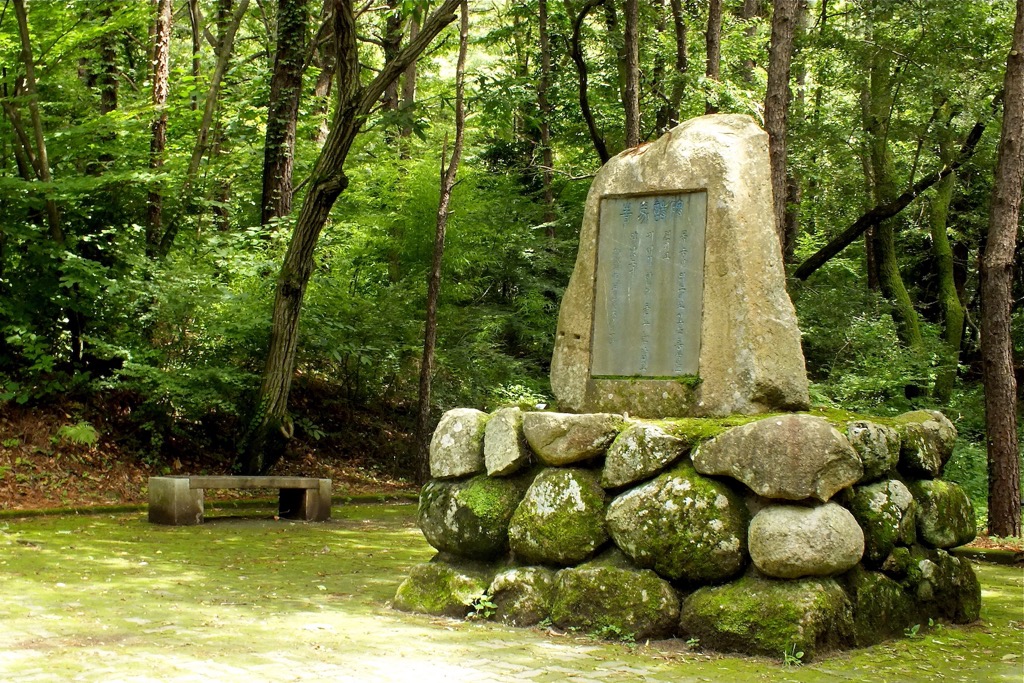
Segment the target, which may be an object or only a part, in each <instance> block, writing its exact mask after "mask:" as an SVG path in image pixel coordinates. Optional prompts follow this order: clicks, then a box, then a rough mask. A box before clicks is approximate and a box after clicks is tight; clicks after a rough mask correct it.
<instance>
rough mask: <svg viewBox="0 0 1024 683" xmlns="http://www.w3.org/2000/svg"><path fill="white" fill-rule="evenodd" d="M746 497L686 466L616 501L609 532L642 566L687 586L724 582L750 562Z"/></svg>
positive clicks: (686, 463) (684, 463)
mask: <svg viewBox="0 0 1024 683" xmlns="http://www.w3.org/2000/svg"><path fill="white" fill-rule="evenodd" d="M748 520H749V516H748V513H747V508H746V505H745V504H744V502H743V499H742V497H741V496H740V495H739V494H738V493H736V492H735V491H734V490H733V489H731V488H730V487H729V486H727V485H726V484H725V483H723V482H720V481H716V480H714V479H709V478H708V477H704V476H701V475H700V474H698V473H697V471H696V470H695V469H694V468H693V466H692V465H691V464H690V463H689V461H683V462H681V463H680V464H678V465H677V466H676V467H674V468H673V469H672V470H670V471H668V472H666V473H664V474H661V475H659V476H657V477H655V478H654V479H652V480H651V481H649V482H647V483H646V484H642V485H641V486H638V487H636V488H634V489H630V490H629V491H626V492H625V493H623V494H621V495H620V496H618V497H617V498H615V499H614V500H613V501H612V503H611V505H610V506H609V507H608V530H609V532H610V533H611V535H612V538H613V539H614V540H615V544H616V545H617V546H618V547H619V548H621V549H622V551H623V552H624V553H625V554H626V555H628V556H629V557H630V559H632V560H633V562H635V563H636V564H637V565H638V566H640V567H644V568H647V569H653V570H654V571H656V572H657V573H658V574H659V575H661V576H663V577H665V578H667V579H671V580H682V581H684V582H687V583H708V582H712V581H724V580H726V579H728V578H729V577H731V576H735V575H736V574H738V573H739V572H740V571H742V570H743V567H744V566H745V565H746V561H747V523H748Z"/></svg>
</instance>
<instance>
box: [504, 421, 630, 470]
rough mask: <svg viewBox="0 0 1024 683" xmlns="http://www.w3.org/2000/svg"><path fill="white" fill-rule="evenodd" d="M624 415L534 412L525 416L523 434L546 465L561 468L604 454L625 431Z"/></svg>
mask: <svg viewBox="0 0 1024 683" xmlns="http://www.w3.org/2000/svg"><path fill="white" fill-rule="evenodd" d="M622 425H623V418H622V416H621V415H612V414H609V413H588V414H586V415H572V414H570V413H535V412H529V413H525V414H524V415H523V433H524V434H525V435H526V440H527V442H528V443H529V444H530V448H532V449H533V452H534V453H536V454H537V457H538V458H539V459H540V461H541V462H543V463H544V464H545V465H551V466H554V467H561V466H564V465H571V464H572V463H576V462H581V461H583V460H589V459H591V458H594V457H596V456H598V455H601V454H602V453H604V451H605V449H607V448H608V446H609V445H610V444H611V442H612V440H613V439H614V438H615V435H616V434H618V433H619V429H621V428H622Z"/></svg>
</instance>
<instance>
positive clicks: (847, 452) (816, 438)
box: [693, 415, 864, 502]
mask: <svg viewBox="0 0 1024 683" xmlns="http://www.w3.org/2000/svg"><path fill="white" fill-rule="evenodd" d="M693 465H694V467H696V468H697V471H698V472H700V473H701V474H710V475H725V476H729V477H732V478H733V479H736V480H738V481H741V482H743V483H744V484H746V485H747V486H748V487H750V489H751V490H752V491H754V493H756V494H757V495H759V496H763V497H765V498H773V499H778V500H805V499H807V498H816V499H818V500H820V501H822V502H825V501H827V500H829V499H830V498H831V497H832V496H833V495H835V493H836V492H837V491H839V490H840V489H843V488H846V487H847V486H850V485H851V484H854V483H856V482H857V481H859V480H860V478H861V476H862V475H863V474H864V466H863V465H862V464H861V461H860V457H859V456H858V455H857V453H856V452H855V451H854V450H853V447H852V446H850V442H849V441H847V439H846V437H845V436H843V435H842V434H840V433H839V431H838V430H836V428H835V427H833V426H832V425H831V424H830V423H829V422H828V421H827V420H825V419H824V418H821V417H816V416H813V415H778V416H776V417H768V418H764V419H762V420H758V421H756V422H751V423H750V424H746V425H743V426H741V427H734V428H733V429H730V430H729V431H727V432H725V433H724V434H722V435H721V436H717V437H715V438H714V439H712V440H711V441H707V442H705V443H703V444H701V445H700V446H698V447H697V448H696V450H694V452H693Z"/></svg>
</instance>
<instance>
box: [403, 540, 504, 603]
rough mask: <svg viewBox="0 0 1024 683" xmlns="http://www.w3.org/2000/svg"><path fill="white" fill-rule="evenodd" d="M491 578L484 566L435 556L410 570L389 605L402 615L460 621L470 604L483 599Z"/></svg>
mask: <svg viewBox="0 0 1024 683" xmlns="http://www.w3.org/2000/svg"><path fill="white" fill-rule="evenodd" d="M493 576H494V570H493V569H491V568H490V567H489V566H487V565H484V564H481V563H477V562H465V561H460V560H458V559H457V558H453V557H450V556H446V555H443V554H438V555H436V556H435V557H434V559H432V560H431V561H430V562H425V563H423V564H418V565H416V566H414V567H413V568H412V571H410V572H409V577H408V578H407V579H406V580H405V581H403V582H402V584H401V585H400V586H399V587H398V592H397V593H396V594H395V599H394V601H393V603H392V604H393V605H394V607H395V609H399V610H402V611H403V612H418V613H420V614H433V615H435V616H443V617H452V618H455V619H461V618H463V617H465V616H466V614H468V612H469V610H470V605H472V603H473V601H475V600H476V599H478V598H479V597H480V596H482V595H484V592H485V591H486V590H487V587H488V586H489V585H490V583H491V578H492V577H493Z"/></svg>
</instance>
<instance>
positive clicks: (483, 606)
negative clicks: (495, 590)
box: [466, 593, 498, 620]
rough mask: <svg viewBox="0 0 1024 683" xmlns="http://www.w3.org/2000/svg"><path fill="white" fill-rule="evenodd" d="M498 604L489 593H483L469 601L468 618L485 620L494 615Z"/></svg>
mask: <svg viewBox="0 0 1024 683" xmlns="http://www.w3.org/2000/svg"><path fill="white" fill-rule="evenodd" d="M497 609H498V606H497V605H495V604H494V602H493V601H492V600H491V596H490V595H488V594H487V593H481V594H480V595H478V596H477V597H476V598H474V599H473V601H472V602H470V603H469V614H468V615H467V616H466V618H467V619H474V620H484V619H490V618H491V617H493V616H494V612H495V611H496V610H497Z"/></svg>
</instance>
